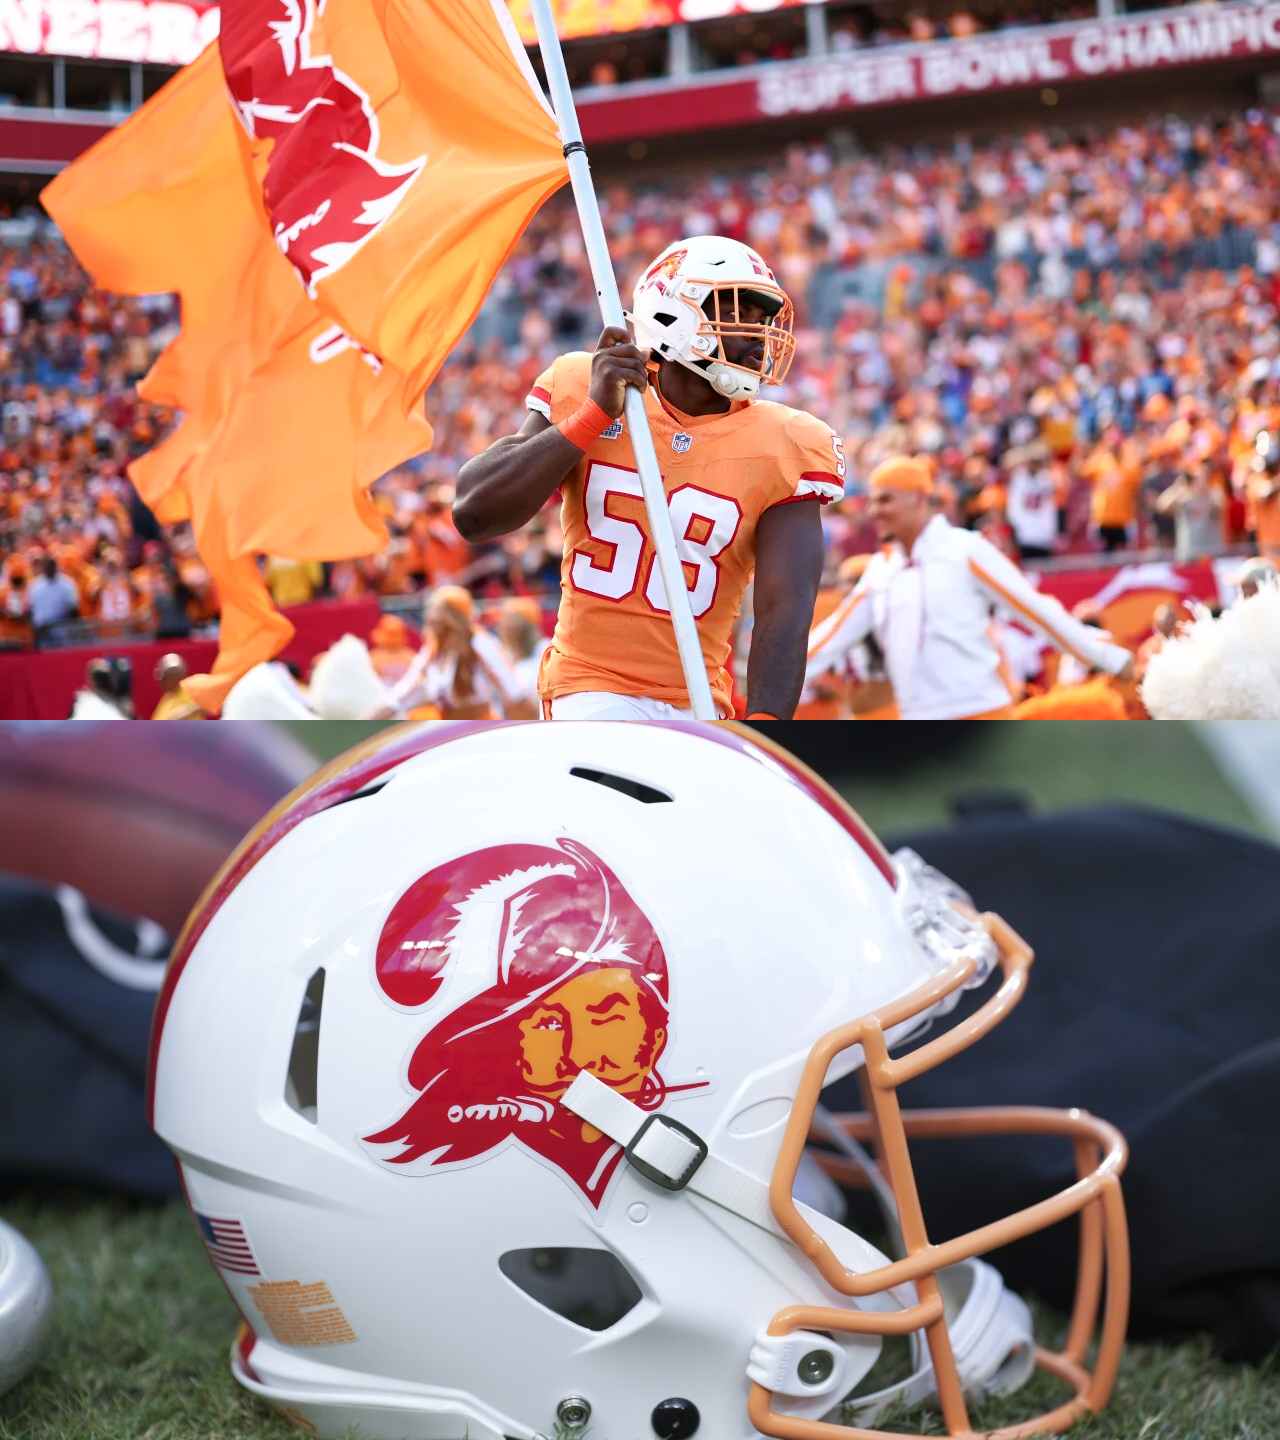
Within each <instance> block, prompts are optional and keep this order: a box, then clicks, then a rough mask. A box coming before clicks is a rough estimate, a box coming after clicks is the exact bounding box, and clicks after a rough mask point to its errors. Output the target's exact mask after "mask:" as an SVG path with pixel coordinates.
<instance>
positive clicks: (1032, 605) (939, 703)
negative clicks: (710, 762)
mask: <svg viewBox="0 0 1280 1440" xmlns="http://www.w3.org/2000/svg"><path fill="white" fill-rule="evenodd" d="M932 489H933V482H932V477H931V475H930V471H929V468H928V466H927V465H926V464H925V463H924V462H923V461H920V460H916V459H913V458H912V457H910V456H905V455H903V456H896V457H894V458H893V459H890V460H886V461H884V462H883V463H882V464H881V465H878V466H877V467H876V469H875V470H873V471H872V472H871V476H870V478H869V481H868V490H869V495H870V511H871V515H872V518H873V519H874V520H875V522H876V527H877V530H878V531H879V536H880V540H881V542H882V545H883V547H884V548H883V549H881V550H880V551H879V552H878V553H877V554H876V555H874V556H873V557H872V559H871V561H870V563H869V564H868V566H867V568H866V570H865V572H864V573H863V576H862V579H861V580H860V581H859V582H858V584H857V586H855V588H854V589H853V590H852V591H851V592H850V593H849V594H848V595H847V596H846V597H845V598H844V600H842V601H841V603H840V604H839V605H838V606H837V607H836V609H835V610H834V611H833V612H832V613H831V614H830V615H829V616H828V617H827V618H826V619H825V620H824V621H823V622H822V623H821V624H820V625H817V626H815V627H814V629H813V630H812V632H811V633H810V636H809V656H808V662H807V666H806V671H805V678H806V682H808V681H809V680H812V679H814V678H816V677H817V676H818V675H820V674H823V673H824V672H826V671H828V670H831V669H835V670H840V669H841V668H842V667H843V664H844V660H845V657H846V655H847V654H848V652H849V650H850V649H851V648H852V647H853V646H855V645H857V644H859V643H860V642H861V641H863V640H865V639H866V638H867V636H868V635H874V636H875V638H876V640H877V642H878V644H879V646H880V649H881V651H882V652H883V654H884V661H885V669H886V670H887V672H888V675H889V679H890V680H891V681H892V682H893V689H894V694H895V696H896V698H897V702H898V710H899V714H900V715H901V717H902V718H903V719H904V720H963V719H973V720H978V719H1002V718H1004V717H1006V716H1007V715H1009V714H1010V713H1011V710H1012V706H1011V704H1010V695H1009V691H1008V689H1007V688H1006V686H1005V683H1004V681H1003V680H1002V679H1001V677H1000V673H999V672H1000V655H999V652H998V651H997V649H996V647H995V645H994V644H993V642H992V640H991V638H990V635H989V633H988V632H989V630H990V625H991V614H992V609H993V607H995V606H1001V607H1003V608H1004V609H1006V610H1008V611H1010V612H1012V613H1013V614H1014V615H1016V616H1017V617H1018V618H1019V619H1021V620H1022V621H1024V622H1025V623H1027V624H1028V625H1031V626H1033V627H1034V628H1035V629H1036V630H1037V631H1038V632H1039V633H1040V634H1041V635H1043V636H1044V637H1045V639H1046V640H1047V641H1048V642H1049V644H1051V645H1053V646H1055V647H1056V648H1057V649H1059V650H1061V651H1063V652H1064V653H1066V654H1070V655H1075V656H1076V657H1077V658H1078V659H1080V660H1082V661H1083V662H1084V663H1085V664H1087V665H1088V666H1089V667H1090V668H1091V669H1097V670H1104V671H1106V672H1107V673H1108V674H1110V675H1116V676H1119V677H1120V678H1122V679H1127V678H1128V677H1129V676H1130V675H1131V674H1132V673H1133V657H1132V656H1131V655H1130V653H1129V651H1128V650H1126V649H1125V648H1124V647H1123V646H1121V645H1115V644H1112V643H1111V639H1110V637H1109V636H1108V635H1107V634H1106V632H1105V631H1101V630H1096V629H1094V628H1092V627H1090V626H1088V625H1082V624H1081V623H1080V622H1079V621H1078V620H1075V619H1073V618H1072V617H1071V616H1070V615H1068V614H1067V612H1066V611H1065V610H1064V609H1063V608H1062V606H1061V605H1060V604H1059V603H1058V602H1057V601H1056V600H1054V599H1052V598H1050V597H1049V596H1046V595H1041V594H1040V592H1039V591H1038V590H1036V589H1035V588H1034V587H1033V586H1032V585H1031V584H1030V583H1029V582H1028V580H1027V578H1026V576H1025V575H1023V573H1022V571H1020V570H1019V569H1018V567H1017V566H1016V565H1014V564H1013V563H1012V562H1011V561H1009V560H1008V559H1006V557H1005V556H1004V555H1002V554H1001V553H1000V551H999V550H997V549H996V548H995V546H994V545H992V544H991V543H990V542H989V541H987V540H984V539H983V538H982V536H981V535H978V534H975V533H974V532H973V531H971V530H962V529H960V528H958V527H957V526H955V525H952V524H950V523H949V522H948V521H947V520H946V519H945V518H944V517H943V516H942V515H937V514H933V513H932V510H931V507H930V503H929V496H930V493H931V492H932Z"/></svg>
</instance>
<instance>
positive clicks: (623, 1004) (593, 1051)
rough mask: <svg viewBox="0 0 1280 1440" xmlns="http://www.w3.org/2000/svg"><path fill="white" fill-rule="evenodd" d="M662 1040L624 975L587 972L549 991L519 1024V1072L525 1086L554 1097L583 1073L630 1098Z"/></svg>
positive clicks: (662, 1034) (630, 978)
mask: <svg viewBox="0 0 1280 1440" xmlns="http://www.w3.org/2000/svg"><path fill="white" fill-rule="evenodd" d="M665 1039H666V1032H665V1031H664V1030H662V1029H661V1028H658V1029H654V1030H652V1031H651V1030H650V1028H649V1024H648V1021H647V1020H646V1019H645V1016H644V1013H643V1011H642V1010H641V1008H640V990H639V987H638V986H637V984H636V982H635V979H634V977H633V976H632V974H631V972H630V970H626V969H623V968H622V967H621V966H619V967H616V968H610V969H606V970H593V971H590V972H588V973H587V974H585V975H575V976H574V977H573V978H572V979H571V980H566V981H565V983H564V984H563V985H559V986H557V987H556V988H555V989H554V990H552V991H549V992H548V993H547V994H546V995H544V996H543V997H542V999H541V1000H540V1001H539V1003H538V1004H537V1005H536V1006H535V1007H534V1008H533V1009H532V1010H531V1011H530V1012H529V1014H528V1015H526V1016H525V1017H524V1019H522V1020H521V1021H520V1059H521V1066H520V1068H521V1071H522V1072H523V1075H524V1079H525V1081H526V1083H527V1084H528V1085H530V1086H531V1087H532V1088H533V1089H534V1090H536V1091H538V1092H539V1093H540V1094H544V1095H549V1096H553V1097H556V1098H558V1097H559V1096H561V1095H563V1094H564V1092H565V1090H567V1089H568V1087H569V1085H570V1084H571V1083H572V1082H573V1080H574V1078H575V1077H576V1076H577V1075H578V1074H579V1073H580V1072H581V1071H583V1070H586V1071H587V1072H589V1073H590V1074H592V1075H594V1076H595V1077H596V1078H597V1079H598V1080H603V1081H604V1083H605V1084H606V1085H611V1086H612V1087H613V1088H614V1089H615V1090H621V1091H623V1092H624V1093H625V1094H634V1093H636V1092H637V1091H639V1089H640V1086H641V1085H642V1083H643V1082H644V1078H645V1076H646V1075H648V1073H649V1071H650V1070H651V1069H652V1068H653V1062H654V1059H655V1057H656V1056H657V1053H658V1051H659V1050H660V1049H661V1048H662V1042H663V1041H664V1040H665Z"/></svg>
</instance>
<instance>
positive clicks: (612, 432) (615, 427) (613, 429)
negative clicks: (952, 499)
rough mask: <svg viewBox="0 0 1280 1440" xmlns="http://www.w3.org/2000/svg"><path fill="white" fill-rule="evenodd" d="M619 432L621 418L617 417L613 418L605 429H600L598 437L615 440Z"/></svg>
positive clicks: (620, 429) (620, 431)
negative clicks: (611, 422)
mask: <svg viewBox="0 0 1280 1440" xmlns="http://www.w3.org/2000/svg"><path fill="white" fill-rule="evenodd" d="M621 434H622V420H621V418H619V419H617V420H615V421H614V422H613V424H612V425H610V426H609V428H608V429H607V430H602V431H601V432H600V438H601V440H616V439H617V438H618V436H619V435H621Z"/></svg>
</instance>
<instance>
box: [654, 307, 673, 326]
mask: <svg viewBox="0 0 1280 1440" xmlns="http://www.w3.org/2000/svg"><path fill="white" fill-rule="evenodd" d="M653 318H654V319H655V320H656V321H657V322H658V324H659V325H674V324H675V323H676V317H675V316H674V315H672V314H670V313H668V312H667V311H665V310H662V311H659V312H658V313H657V314H655V315H654V317H653Z"/></svg>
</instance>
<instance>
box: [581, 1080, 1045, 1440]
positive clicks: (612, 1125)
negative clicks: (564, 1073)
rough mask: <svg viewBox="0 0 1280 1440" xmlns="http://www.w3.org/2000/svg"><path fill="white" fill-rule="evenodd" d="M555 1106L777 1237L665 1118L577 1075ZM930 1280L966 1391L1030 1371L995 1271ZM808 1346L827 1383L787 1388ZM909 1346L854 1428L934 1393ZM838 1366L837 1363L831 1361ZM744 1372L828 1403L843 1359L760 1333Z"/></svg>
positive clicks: (844, 1255) (879, 1299)
mask: <svg viewBox="0 0 1280 1440" xmlns="http://www.w3.org/2000/svg"><path fill="white" fill-rule="evenodd" d="M560 1103H561V1104H562V1105H563V1106H564V1107H565V1109H566V1110H569V1111H571V1112H572V1113H573V1114H575V1115H577V1116H578V1117H579V1118H580V1119H582V1120H585V1121H586V1122H587V1124H588V1125H594V1126H595V1128H596V1129H597V1130H599V1131H601V1132H602V1133H603V1134H605V1135H607V1136H608V1137H609V1138H610V1139H611V1140H614V1141H616V1142H617V1143H618V1144H619V1145H621V1146H622V1147H623V1149H624V1152H625V1154H626V1157H627V1161H628V1163H629V1164H630V1165H631V1167H632V1168H633V1169H634V1170H637V1171H639V1173H640V1174H641V1175H643V1176H644V1177H645V1179H646V1180H649V1181H650V1182H652V1183H653V1184H654V1185H658V1186H660V1187H661V1188H662V1189H664V1190H669V1191H680V1190H689V1191H691V1192H692V1193H693V1194H694V1195H699V1196H701V1197H702V1198H703V1199H705V1200H710V1201H711V1202H712V1203H713V1204H715V1205H719V1206H722V1207H723V1208H724V1209H726V1210H729V1211H731V1212H732V1213H733V1214H735V1215H738V1216H741V1217H742V1219H744V1220H748V1221H750V1222H751V1223H752V1224H753V1225H758V1226H759V1227H760V1228H761V1229H762V1230H767V1231H769V1233H770V1234H771V1235H776V1236H780V1237H782V1238H784V1239H785V1238H786V1236H785V1233H784V1232H783V1230H782V1228H781V1227H780V1226H779V1225H778V1223H777V1221H776V1220H775V1219H774V1215H773V1208H772V1206H771V1205H770V1203H769V1187H768V1185H767V1184H765V1183H764V1181H762V1180H758V1179H757V1178H756V1177H755V1176H754V1175H749V1174H748V1173H747V1172H746V1171H745V1170H741V1169H739V1168H738V1166H736V1165H733V1164H730V1163H729V1162H728V1161H727V1160H723V1159H721V1158H720V1157H719V1156H718V1155H713V1154H712V1153H711V1151H710V1150H709V1149H708V1147H707V1143H706V1141H705V1140H703V1139H702V1138H701V1136H699V1135H698V1134H697V1133H696V1132H695V1131H693V1130H691V1129H690V1128H689V1127H688V1126H687V1125H682V1124H680V1122H679V1121H678V1120H673V1119H671V1117H670V1116H669V1115H663V1114H659V1113H654V1112H652V1111H647V1110H642V1109H641V1108H640V1106H639V1105H636V1104H634V1103H633V1102H632V1101H630V1100H628V1099H627V1097H626V1096H625V1095H621V1094H619V1093H618V1091H616V1090H614V1089H612V1088H611V1087H610V1086H608V1085H606V1084H605V1083H604V1082H603V1081H602V1080H598V1079H597V1078H596V1077H595V1076H594V1075H589V1074H588V1073H587V1072H586V1071H585V1070H584V1071H580V1072H579V1074H578V1075H577V1077H576V1078H575V1079H574V1081H573V1084H572V1085H570V1086H569V1088H568V1090H566V1091H565V1093H564V1096H563V1097H562V1099H561V1101H560ZM798 1208H799V1209H800V1211H801V1212H802V1213H803V1215H804V1217H805V1219H806V1220H807V1221H808V1223H809V1224H810V1225H812V1226H813V1228H814V1229H815V1230H817V1231H818V1232H819V1233H820V1234H821V1235H822V1237H823V1239H824V1240H826V1241H827V1243H828V1244H829V1245H831V1247H832V1248H833V1249H834V1250H835V1251H836V1253H837V1255H839V1256H840V1258H841V1261H842V1262H843V1263H844V1264H846V1265H847V1266H848V1267H849V1268H850V1269H866V1268H872V1267H876V1266H878V1265H882V1264H887V1263H888V1262H887V1260H886V1259H885V1257H884V1256H883V1255H880V1254H879V1252H878V1251H876V1250H875V1249H874V1248H873V1247H872V1246H870V1245H867V1243H866V1242H865V1241H863V1240H862V1239H861V1238H860V1237H859V1236H857V1235H856V1234H855V1233H854V1232H853V1231H852V1230H848V1229H846V1228H845V1227H844V1226H842V1225H840V1224H839V1223H837V1222H836V1221H834V1220H830V1219H828V1218H827V1217H826V1216H824V1215H821V1214H819V1213H818V1212H817V1211H816V1210H813V1209H811V1208H810V1207H809V1206H807V1205H804V1204H799V1203H798ZM938 1283H939V1285H940V1286H941V1289H942V1296H943V1302H944V1305H945V1308H946V1315H947V1329H948V1332H949V1334H950V1336H951V1349H952V1353H953V1354H954V1356H955V1362H956V1369H957V1370H958V1372H959V1375H960V1380H961V1383H962V1385H963V1386H964V1388H965V1390H966V1391H968V1392H970V1393H971V1394H994V1395H1005V1394H1009V1393H1011V1392H1012V1391H1014V1390H1016V1389H1017V1388H1018V1387H1019V1386H1020V1385H1022V1384H1023V1383H1024V1382H1025V1381H1026V1380H1027V1379H1028V1377H1029V1376H1030V1375H1031V1373H1032V1371H1033V1370H1034V1369H1035V1341H1034V1338H1033V1335H1032V1327H1031V1313H1030V1311H1029V1310H1028V1309H1027V1307H1026V1305H1025V1304H1023V1302H1022V1300H1020V1299H1019V1297H1018V1296H1017V1295H1015V1294H1013V1292H1012V1291H1010V1290H1007V1289H1006V1288H1005V1285H1004V1281H1003V1280H1002V1279H1001V1277H1000V1273H999V1271H997V1270H996V1269H995V1268H994V1267H993V1266H991V1265H988V1264H987V1263H986V1262H985V1261H983V1260H963V1261H961V1262H960V1263H959V1264H957V1265H950V1266H947V1267H946V1268H945V1269H943V1270H939V1271H938ZM890 1297H892V1298H890ZM915 1298H916V1297H915V1293H914V1287H912V1286H901V1287H899V1288H898V1289H897V1290H895V1291H891V1292H888V1293H887V1294H886V1295H883V1296H871V1297H868V1298H867V1299H865V1300H863V1301H862V1302H860V1304H861V1308H864V1309H875V1310H878V1309H889V1310H891V1309H895V1308H897V1306H903V1307H905V1306H908V1305H911V1304H913V1303H914V1302H915ZM894 1302H896V1304H895V1303H894ZM815 1345H820V1346H823V1347H829V1353H831V1355H832V1360H833V1365H834V1368H833V1370H832V1377H833V1378H832V1380H831V1382H830V1384H824V1385H822V1387H821V1389H820V1390H816V1389H815V1387H814V1386H812V1385H811V1384H808V1383H805V1384H803V1385H797V1386H796V1388H791V1387H792V1386H793V1385H796V1382H795V1381H794V1380H793V1379H792V1377H793V1376H794V1375H795V1372H796V1365H797V1357H798V1355H799V1353H800V1350H801V1349H806V1350H809V1351H811V1350H812V1349H813V1347H814V1346H815ZM913 1348H914V1351H915V1363H916V1370H915V1373H914V1374H912V1375H909V1376H908V1377H907V1378H906V1379H905V1380H903V1381H901V1382H899V1383H898V1384H896V1385H892V1386H889V1387H887V1388H886V1389H884V1390H879V1391H877V1392H875V1393H874V1394H872V1395H866V1396H861V1397H859V1398H858V1399H857V1400H856V1401H852V1402H849V1403H850V1405H851V1407H852V1408H853V1410H854V1411H855V1413H856V1415H857V1417H858V1422H857V1423H859V1424H863V1423H873V1422H874V1417H875V1416H877V1415H879V1414H880V1413H882V1412H883V1411H884V1410H885V1409H886V1408H887V1407H888V1406H890V1405H895V1404H896V1405H918V1404H923V1403H925V1402H927V1401H928V1400H930V1399H931V1398H932V1397H933V1396H935V1395H936V1394H937V1384H936V1381H935V1379H934V1374H933V1366H932V1363H931V1362H930V1360H929V1356H928V1350H927V1347H925V1346H924V1345H923V1344H921V1343H920V1340H919V1338H918V1337H913ZM837 1360H839V1362H840V1363H834V1362H836V1361H837ZM747 1373H748V1375H749V1376H750V1378H752V1379H753V1380H756V1381H758V1383H760V1384H762V1385H765V1386H766V1388H768V1389H770V1390H773V1391H775V1392H776V1393H779V1394H791V1395H796V1394H804V1395H806V1396H809V1397H814V1398H816V1397H817V1396H819V1395H821V1396H825V1397H828V1398H827V1403H828V1404H831V1403H834V1399H835V1398H837V1397H835V1389H836V1388H837V1387H838V1381H839V1378H840V1376H841V1375H842V1373H843V1355H842V1353H841V1351H840V1347H839V1346H838V1345H837V1344H835V1343H834V1342H832V1341H831V1340H830V1339H829V1338H828V1337H824V1336H818V1335H810V1334H809V1333H808V1332H806V1331H796V1332H794V1333H793V1334H792V1335H790V1336H771V1335H768V1334H766V1333H765V1332H764V1331H763V1330H762V1331H760V1332H759V1333H758V1334H757V1336H756V1341H755V1346H754V1347H753V1349H752V1353H751V1360H750V1364H749V1366H748V1370H747Z"/></svg>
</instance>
